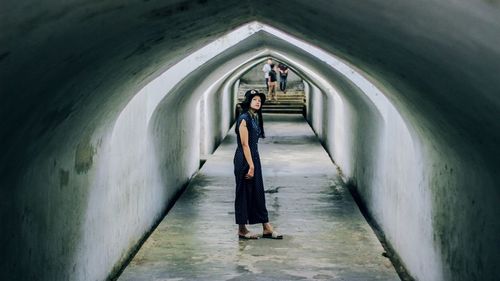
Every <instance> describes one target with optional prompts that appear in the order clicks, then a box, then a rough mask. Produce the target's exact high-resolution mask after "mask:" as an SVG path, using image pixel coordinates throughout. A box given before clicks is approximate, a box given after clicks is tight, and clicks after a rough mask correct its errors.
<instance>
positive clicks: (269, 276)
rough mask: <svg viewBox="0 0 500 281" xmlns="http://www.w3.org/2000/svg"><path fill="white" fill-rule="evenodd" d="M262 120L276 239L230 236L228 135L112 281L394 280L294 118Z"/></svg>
mask: <svg viewBox="0 0 500 281" xmlns="http://www.w3.org/2000/svg"><path fill="white" fill-rule="evenodd" d="M265 118H266V123H265V125H266V133H267V136H268V137H267V138H266V139H264V140H261V142H260V145H259V150H260V154H261V157H262V159H261V160H262V165H263V176H264V181H265V188H266V192H267V193H266V195H267V197H266V200H267V207H268V211H269V216H270V220H271V223H273V225H274V226H275V228H276V229H277V230H278V231H280V232H281V233H283V234H284V240H270V239H259V240H245V241H242V240H239V239H238V237H237V234H236V225H235V224H234V207H233V206H234V205H233V204H234V178H233V164H232V158H233V155H234V150H235V146H236V143H235V142H236V137H235V134H234V131H233V130H231V131H230V133H229V135H228V136H227V137H226V139H225V140H224V141H223V143H222V144H221V146H220V147H219V148H218V149H217V151H216V152H215V153H214V154H213V155H212V156H211V157H210V158H209V159H208V160H207V162H206V163H205V165H204V166H203V168H202V169H201V170H200V172H199V173H198V174H197V176H196V177H195V178H194V179H193V180H192V181H191V183H190V185H189V186H188V188H187V189H186V191H185V193H184V194H183V195H182V196H181V197H180V199H179V200H178V202H177V203H176V204H175V206H174V207H173V208H172V210H171V211H170V212H169V213H168V215H167V216H166V217H165V218H164V219H163V221H162V222H161V223H160V225H159V226H158V228H157V229H156V230H155V231H154V232H153V233H152V235H151V236H150V237H149V239H148V240H147V241H146V242H145V243H144V245H143V246H142V248H141V249H140V250H139V252H138V253H137V255H136V256H135V257H134V259H133V260H132V261H131V263H130V264H129V265H128V267H127V268H126V269H125V270H124V272H123V273H122V275H121V276H120V278H119V280H123V281H125V280H304V279H306V280H384V281H386V280H400V279H399V277H398V275H397V274H396V271H395V270H394V267H393V265H392V264H391V263H390V261H389V260H388V259H387V258H385V257H383V256H382V253H383V252H384V249H383V248H382V246H381V245H380V242H379V241H378V240H377V238H376V236H375V234H374V233H373V231H372V229H371V228H370V226H369V225H368V223H367V222H366V221H365V219H364V218H363V216H362V215H361V213H360V211H359V209H358V207H357V206H356V204H355V202H354V200H353V199H352V197H351V195H350V194H349V192H348V190H347V189H346V188H345V187H344V186H343V185H342V183H341V180H340V179H339V177H338V175H337V172H336V167H335V166H334V165H333V164H332V162H331V160H330V158H329V157H328V155H327V153H326V152H325V150H324V149H323V147H322V146H321V144H320V143H319V142H318V140H317V138H316V136H315V135H314V133H313V131H312V130H311V128H310V127H309V125H308V124H307V123H306V122H305V120H304V119H303V118H302V116H300V115H285V116H279V115H266V116H265ZM250 229H251V230H253V231H256V232H259V231H260V230H261V227H260V226H259V225H254V226H250Z"/></svg>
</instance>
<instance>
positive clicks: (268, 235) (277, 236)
mask: <svg viewBox="0 0 500 281" xmlns="http://www.w3.org/2000/svg"><path fill="white" fill-rule="evenodd" d="M262 238H269V239H283V235H281V234H280V233H278V232H277V231H273V232H271V233H262Z"/></svg>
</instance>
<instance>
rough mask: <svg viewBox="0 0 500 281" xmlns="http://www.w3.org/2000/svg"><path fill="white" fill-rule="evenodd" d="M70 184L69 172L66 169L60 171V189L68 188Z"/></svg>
mask: <svg viewBox="0 0 500 281" xmlns="http://www.w3.org/2000/svg"><path fill="white" fill-rule="evenodd" d="M68 183H69V171H66V170H64V169H59V188H60V189H62V188H63V187H65V186H68Z"/></svg>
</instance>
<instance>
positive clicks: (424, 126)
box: [0, 0, 500, 281]
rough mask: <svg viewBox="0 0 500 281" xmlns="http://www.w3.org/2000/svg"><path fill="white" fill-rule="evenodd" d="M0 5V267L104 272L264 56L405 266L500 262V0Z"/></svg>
mask: <svg viewBox="0 0 500 281" xmlns="http://www.w3.org/2000/svg"><path fill="white" fill-rule="evenodd" d="M0 23H1V25H0V28H1V33H0V42H1V44H0V83H1V87H0V89H1V102H0V114H1V116H0V120H2V126H1V128H0V130H1V147H2V153H1V156H0V157H1V160H0V173H1V177H0V182H1V188H0V190H1V196H0V198H1V199H0V202H1V204H0V217H1V225H2V229H1V231H0V252H1V255H2V258H1V259H0V276H1V277H2V278H1V279H2V280H106V279H110V278H114V276H116V274H117V272H119V271H120V269H121V268H122V267H123V266H125V265H126V263H127V262H128V260H129V258H130V256H131V255H133V253H134V251H135V250H136V248H137V247H139V246H140V245H141V243H142V242H143V239H145V237H147V235H148V234H149V233H150V232H151V231H152V229H154V227H155V226H156V225H157V223H158V222H159V221H161V219H162V218H163V217H164V216H165V214H166V212H167V211H168V210H169V208H170V207H171V206H172V205H173V204H174V203H175V201H176V198H177V197H178V195H179V194H180V193H181V192H182V190H183V188H184V187H185V186H186V184H188V183H189V181H190V179H191V177H192V176H193V175H194V174H195V173H196V172H197V170H198V169H199V166H200V165H199V163H200V159H202V158H204V157H206V155H208V154H211V153H212V152H213V151H214V150H215V149H216V148H217V147H218V145H219V144H220V143H221V141H222V140H223V139H224V137H225V136H226V134H227V133H228V130H230V128H231V126H232V125H233V123H234V120H235V117H236V116H235V113H234V108H235V106H236V103H237V99H236V95H237V89H238V83H239V79H240V78H241V77H242V75H243V74H245V73H246V72H247V71H248V70H249V69H251V68H253V67H255V66H256V65H260V64H262V63H263V61H264V60H265V59H266V58H267V57H273V58H276V59H278V60H279V61H283V62H286V63H287V64H288V65H290V67H291V68H292V69H293V70H294V71H296V72H297V74H298V75H300V77H302V78H303V79H304V85H305V86H304V91H305V92H306V96H307V97H308V98H307V101H306V108H307V114H306V116H305V118H306V120H307V122H308V123H309V124H310V126H311V127H312V129H313V130H314V132H315V133H316V135H317V137H318V138H319V140H320V141H321V143H322V144H323V147H324V148H325V150H326V151H327V152H328V154H329V156H330V157H331V160H332V161H334V162H335V164H336V165H337V166H338V168H339V169H340V171H341V174H342V178H343V180H344V181H345V182H346V183H347V184H348V185H349V186H350V188H351V190H352V192H353V193H354V194H357V196H358V197H359V201H358V203H359V204H360V208H362V209H365V210H366V213H367V215H368V216H369V217H370V218H371V219H372V220H373V221H374V224H375V225H376V226H377V228H378V229H379V230H380V231H381V232H382V233H383V236H384V237H385V240H386V241H387V244H388V245H390V248H391V249H392V250H393V251H394V253H395V254H396V255H397V257H398V258H399V260H400V261H401V263H402V265H404V268H405V270H406V271H407V272H408V274H409V275H410V276H411V277H412V278H413V279H414V280H424V281H428V280H429V281H432V280H436V281H437V280H453V281H455V280H464V281H465V280H467V281H469V280H498V279H499V278H500V277H499V276H500V275H499V274H498V271H497V269H496V268H495V266H496V265H498V264H500V254H499V250H500V235H499V234H498V233H499V232H500V219H499V218H500V176H499V173H498V172H499V170H500V164H498V163H499V162H500V79H499V73H500V48H499V47H498V46H500V3H499V2H498V1H493V0H490V1H465V0H456V1H449V0H445V1H433V0H421V1H397V2H394V1H380V0H373V1H337V0H330V1H280V0H277V1H273V2H272V3H268V2H265V1H228V0H226V1H217V0H214V1H207V0H198V1H156V0H144V1H113V0H111V1H88V0H87V1H49V2H46V1H37V2H35V1H22V2H19V1H11V0H6V1H2V3H1V4H0ZM231 184H232V183H231ZM167 217H168V214H167Z"/></svg>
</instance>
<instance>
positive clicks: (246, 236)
mask: <svg viewBox="0 0 500 281" xmlns="http://www.w3.org/2000/svg"><path fill="white" fill-rule="evenodd" d="M238 237H239V238H240V239H247V240H250V239H259V236H257V235H256V234H254V233H252V232H247V234H245V235H241V234H238Z"/></svg>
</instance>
